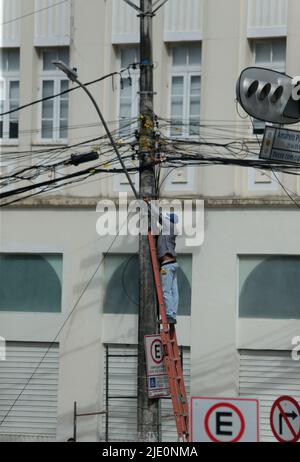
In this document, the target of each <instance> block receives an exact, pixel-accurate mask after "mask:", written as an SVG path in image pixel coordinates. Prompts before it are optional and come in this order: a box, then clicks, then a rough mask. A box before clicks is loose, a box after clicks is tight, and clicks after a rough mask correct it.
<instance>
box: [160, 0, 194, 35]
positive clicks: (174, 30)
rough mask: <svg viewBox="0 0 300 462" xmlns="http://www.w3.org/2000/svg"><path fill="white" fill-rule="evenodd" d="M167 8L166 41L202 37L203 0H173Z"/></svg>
mask: <svg viewBox="0 0 300 462" xmlns="http://www.w3.org/2000/svg"><path fill="white" fill-rule="evenodd" d="M164 8H165V32H164V40H165V42H173V41H175V42H178V41H185V40H186V41H191V40H201V39H202V20H203V0H171V1H169V2H167V4H166V6H165V7H164Z"/></svg>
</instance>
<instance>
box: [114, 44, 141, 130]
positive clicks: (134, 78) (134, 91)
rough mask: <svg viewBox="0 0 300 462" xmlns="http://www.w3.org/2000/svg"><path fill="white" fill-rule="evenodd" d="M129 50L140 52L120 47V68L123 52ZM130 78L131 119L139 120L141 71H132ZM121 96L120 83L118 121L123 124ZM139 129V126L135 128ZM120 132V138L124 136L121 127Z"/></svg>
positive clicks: (125, 77)
mask: <svg viewBox="0 0 300 462" xmlns="http://www.w3.org/2000/svg"><path fill="white" fill-rule="evenodd" d="M126 48H127V49H129V48H133V49H134V48H135V49H136V50H137V51H138V47H137V46H131V45H128V46H120V47H118V58H117V59H118V67H119V68H120V69H121V65H122V63H121V56H122V50H124V49H126ZM130 76H131V118H132V119H135V118H138V114H139V107H140V102H139V93H138V92H139V91H140V71H139V69H138V68H137V69H136V70H134V69H130ZM122 77H123V81H125V80H126V79H128V78H129V75H128V74H127V73H126V72H125V73H124V74H123V75H122ZM121 94H122V88H121V82H120V83H119V91H118V99H117V117H118V120H119V121H120V122H121ZM135 128H137V126H136V127H135ZM119 132H120V136H122V129H121V127H120V125H119Z"/></svg>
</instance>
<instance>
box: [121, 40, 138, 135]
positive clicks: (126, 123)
mask: <svg viewBox="0 0 300 462" xmlns="http://www.w3.org/2000/svg"><path fill="white" fill-rule="evenodd" d="M120 55H121V68H122V69H124V68H126V67H127V66H128V65H129V64H132V63H135V62H138V61H139V50H138V48H137V47H124V48H121V49H120ZM124 76H125V77H123V79H122V81H121V82H122V83H121V89H120V107H119V117H120V132H121V136H124V135H127V134H129V133H131V131H132V119H134V118H137V116H138V111H139V95H138V91H139V70H130V71H129V72H128V74H127V75H126V74H124Z"/></svg>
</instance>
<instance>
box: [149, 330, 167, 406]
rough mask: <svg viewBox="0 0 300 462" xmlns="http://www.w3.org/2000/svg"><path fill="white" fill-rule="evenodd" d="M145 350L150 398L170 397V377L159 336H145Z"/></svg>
mask: <svg viewBox="0 0 300 462" xmlns="http://www.w3.org/2000/svg"><path fill="white" fill-rule="evenodd" d="M145 350H146V363H147V377H148V396H149V398H166V397H168V396H169V395H170V393H169V384H168V376H167V373H166V369H165V364H164V350H163V345H162V341H161V336H160V335H159V334H157V335H156V334H155V335H146V336H145Z"/></svg>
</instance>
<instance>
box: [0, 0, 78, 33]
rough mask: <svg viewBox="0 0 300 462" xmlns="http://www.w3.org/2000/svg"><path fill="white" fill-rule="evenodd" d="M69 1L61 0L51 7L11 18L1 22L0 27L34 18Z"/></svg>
mask: <svg viewBox="0 0 300 462" xmlns="http://www.w3.org/2000/svg"><path fill="white" fill-rule="evenodd" d="M69 1H70V0H62V1H61V2H58V3H54V4H53V5H48V6H45V7H44V8H40V9H39V10H34V11H32V12H31V13H27V14H24V15H22V16H18V17H16V18H13V19H9V20H7V21H4V22H2V23H1V24H0V27H1V26H5V25H6V24H11V23H12V22H16V21H21V19H25V18H28V17H29V16H34V15H35V14H38V13H41V12H42V11H45V10H50V9H51V8H54V7H56V6H59V5H62V4H63V3H66V2H69Z"/></svg>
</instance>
